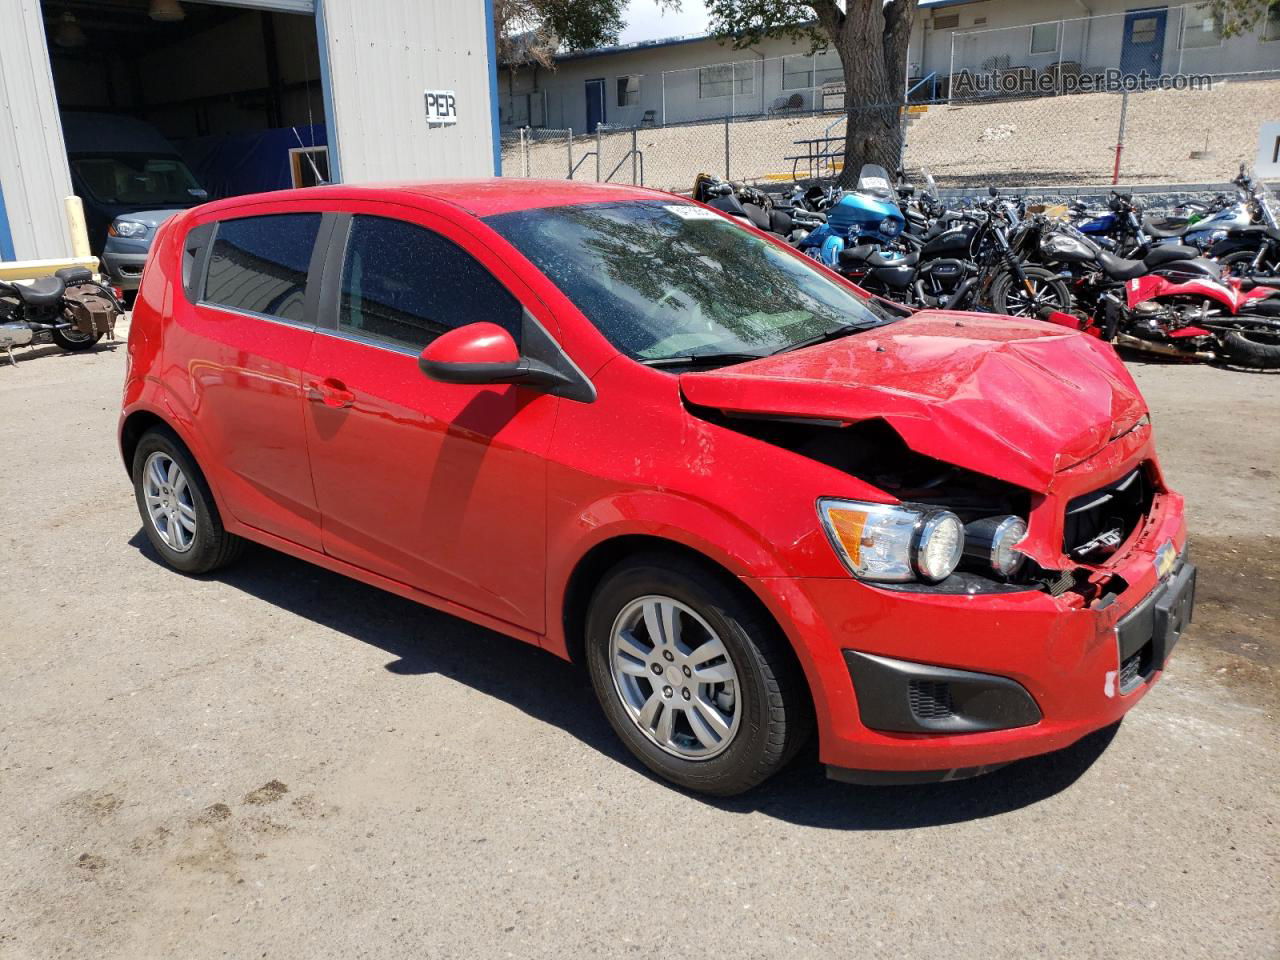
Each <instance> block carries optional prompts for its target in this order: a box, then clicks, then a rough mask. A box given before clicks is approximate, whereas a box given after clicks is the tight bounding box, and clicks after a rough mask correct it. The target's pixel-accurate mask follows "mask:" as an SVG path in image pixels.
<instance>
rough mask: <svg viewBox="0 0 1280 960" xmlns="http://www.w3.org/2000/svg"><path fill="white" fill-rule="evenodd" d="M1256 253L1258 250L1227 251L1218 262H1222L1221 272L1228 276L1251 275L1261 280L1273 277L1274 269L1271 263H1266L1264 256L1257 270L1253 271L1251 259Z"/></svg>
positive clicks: (1245, 276) (1243, 277)
mask: <svg viewBox="0 0 1280 960" xmlns="http://www.w3.org/2000/svg"><path fill="white" fill-rule="evenodd" d="M1257 255H1258V252H1257V251H1256V250H1237V251H1236V252H1235V253H1228V254H1227V255H1226V256H1225V257H1223V258H1222V259H1221V260H1219V261H1218V262H1219V263H1221V264H1222V272H1223V273H1224V274H1226V275H1227V276H1230V277H1239V278H1242V279H1246V278H1250V277H1252V278H1254V279H1258V280H1263V281H1265V280H1267V279H1268V278H1269V277H1274V276H1275V275H1276V271H1275V269H1274V267H1273V265H1270V264H1268V263H1267V261H1266V258H1265V257H1264V258H1263V261H1262V265H1261V266H1260V267H1259V268H1258V270H1257V272H1255V271H1254V269H1253V260H1254V257H1256V256H1257Z"/></svg>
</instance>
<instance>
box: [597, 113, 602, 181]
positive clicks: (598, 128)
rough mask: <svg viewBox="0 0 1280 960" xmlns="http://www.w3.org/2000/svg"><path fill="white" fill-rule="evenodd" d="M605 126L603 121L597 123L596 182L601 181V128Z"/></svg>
mask: <svg viewBox="0 0 1280 960" xmlns="http://www.w3.org/2000/svg"><path fill="white" fill-rule="evenodd" d="M602 126H604V124H602V123H597V124H596V183H599V182H600V137H601V134H600V128H601V127H602Z"/></svg>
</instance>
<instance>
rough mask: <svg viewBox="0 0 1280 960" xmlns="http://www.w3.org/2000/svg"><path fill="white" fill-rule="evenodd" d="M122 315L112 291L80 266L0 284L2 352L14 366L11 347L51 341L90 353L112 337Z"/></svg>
mask: <svg viewBox="0 0 1280 960" xmlns="http://www.w3.org/2000/svg"><path fill="white" fill-rule="evenodd" d="M123 313H124V307H122V306H121V304H120V300H119V298H118V297H117V296H116V294H115V293H114V291H112V290H111V288H110V287H107V286H105V285H103V284H102V283H99V282H98V281H96V280H94V279H93V274H92V273H90V272H89V271H88V270H86V269H84V268H81V267H68V268H66V269H63V270H59V271H58V272H57V273H55V274H54V275H53V276H51V277H40V278H38V279H36V280H33V281H31V282H30V283H6V282H4V281H2V280H0V350H4V351H5V353H6V355H7V356H8V358H9V363H10V364H16V363H17V361H16V360H15V359H14V357H13V348H14V347H20V346H26V345H29V344H37V343H46V342H53V343H55V344H57V345H58V346H59V347H61V348H62V349H63V350H67V351H71V352H73V353H75V352H79V351H82V350H88V349H90V348H91V347H93V346H94V345H95V344H96V343H97V342H98V341H99V340H101V339H102V338H103V337H104V336H106V335H108V334H111V335H112V337H113V338H114V335H115V334H114V331H115V322H116V320H117V319H118V318H119V317H120V316H122V315H123Z"/></svg>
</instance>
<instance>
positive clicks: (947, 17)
mask: <svg viewBox="0 0 1280 960" xmlns="http://www.w3.org/2000/svg"><path fill="white" fill-rule="evenodd" d="M958 26H960V14H958V13H935V14H934V15H933V29H935V30H954V29H955V28H956V27H958Z"/></svg>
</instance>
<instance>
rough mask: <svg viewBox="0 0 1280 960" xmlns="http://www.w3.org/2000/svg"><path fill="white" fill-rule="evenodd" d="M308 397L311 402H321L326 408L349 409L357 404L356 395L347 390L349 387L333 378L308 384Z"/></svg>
mask: <svg viewBox="0 0 1280 960" xmlns="http://www.w3.org/2000/svg"><path fill="white" fill-rule="evenodd" d="M307 396H308V398H309V399H311V400H319V401H320V402H321V403H323V404H324V405H325V406H326V407H335V408H342V407H349V406H351V405H352V404H353V403H355V402H356V395H355V394H354V393H352V392H351V391H350V390H348V389H347V385H346V384H345V383H343V382H342V381H341V380H336V379H334V378H333V377H325V379H323V380H312V381H311V382H310V383H308V384H307Z"/></svg>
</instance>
